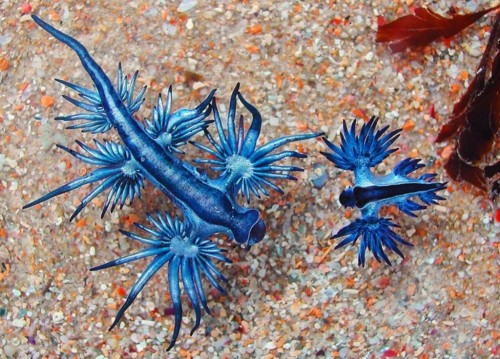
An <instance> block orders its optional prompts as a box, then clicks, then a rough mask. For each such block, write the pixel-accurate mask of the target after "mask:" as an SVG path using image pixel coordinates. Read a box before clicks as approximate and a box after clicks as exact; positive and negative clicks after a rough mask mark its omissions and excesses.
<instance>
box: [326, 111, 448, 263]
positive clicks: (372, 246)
mask: <svg viewBox="0 0 500 359" xmlns="http://www.w3.org/2000/svg"><path fill="white" fill-rule="evenodd" d="M377 122H378V118H376V117H372V118H371V119H370V120H369V121H368V122H367V123H365V124H363V126H362V127H361V131H360V132H359V134H356V120H354V121H353V122H352V124H351V127H350V129H348V127H347V124H346V122H345V121H344V123H343V130H342V133H341V134H340V140H341V143H340V147H338V146H337V145H335V144H333V143H331V142H330V141H328V139H326V138H323V140H324V141H325V143H326V145H327V146H328V148H329V149H330V150H332V151H333V152H321V153H322V154H323V155H324V156H326V158H328V159H329V160H330V161H332V162H333V163H334V164H335V166H336V167H338V168H340V169H343V170H349V171H352V172H354V186H352V187H349V188H347V189H345V190H344V191H343V192H342V193H341V194H340V197H339V200H340V203H341V204H342V205H343V206H344V207H355V208H358V209H359V210H361V218H358V219H356V220H354V221H353V222H352V223H350V224H349V225H347V226H345V227H344V228H342V229H341V230H339V231H338V232H337V234H335V235H333V236H332V237H331V238H340V237H346V238H344V239H343V240H342V241H341V242H340V243H339V244H338V245H337V246H336V247H335V248H340V247H343V246H345V245H347V244H349V243H352V244H353V245H354V244H355V243H356V241H357V240H358V238H360V237H361V240H360V244H359V250H358V264H359V265H361V266H364V265H365V252H366V249H368V250H370V251H371V252H372V253H373V255H374V257H375V259H376V260H377V261H379V262H380V261H381V260H383V261H384V262H386V263H387V264H388V265H391V261H390V260H389V258H388V257H387V255H386V254H385V252H384V249H383V247H382V245H383V246H385V247H386V248H388V249H390V250H391V251H393V252H395V253H396V254H398V255H399V256H400V257H401V258H404V256H403V253H402V252H401V250H400V249H399V248H398V243H400V244H404V245H408V246H411V245H412V244H411V243H409V242H407V241H405V240H403V239H402V238H401V237H400V236H399V235H398V234H396V233H395V232H394V231H393V230H392V228H395V227H399V226H398V225H396V224H395V223H393V222H392V220H391V219H390V218H381V217H379V211H380V209H381V208H382V207H383V206H391V205H394V206H397V207H398V208H399V209H400V210H401V211H402V212H404V213H406V214H407V215H410V216H413V217H416V214H415V212H416V211H419V210H423V209H425V208H427V206H428V205H431V204H436V203H437V202H436V201H437V200H443V199H444V198H443V197H440V196H438V195H437V192H438V191H442V190H444V189H445V188H446V183H442V182H434V181H433V179H434V177H435V176H436V175H435V174H433V173H425V174H422V175H420V176H419V177H417V178H412V177H409V176H408V175H409V174H410V173H412V172H414V171H416V170H417V169H419V168H422V167H424V164H422V163H420V160H419V159H411V158H406V159H404V160H402V161H401V162H399V163H398V164H397V165H396V166H395V167H394V169H393V170H392V172H391V173H389V174H388V175H385V176H376V175H374V174H373V173H372V172H371V170H370V169H371V168H373V167H375V166H377V165H378V164H379V163H381V162H382V161H383V160H384V159H385V158H387V156H389V155H390V154H391V153H393V152H394V151H396V150H397V149H396V148H392V149H391V148H390V146H391V145H392V144H393V143H394V141H396V139H397V138H398V137H399V133H400V132H401V129H398V130H394V131H391V132H388V133H386V131H387V129H388V128H389V126H385V127H383V128H382V129H379V130H377V131H376V127H377ZM415 197H417V198H419V199H420V201H421V202H422V204H419V203H417V202H414V201H413V200H412V198H415Z"/></svg>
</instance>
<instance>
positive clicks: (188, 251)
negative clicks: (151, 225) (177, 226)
mask: <svg viewBox="0 0 500 359" xmlns="http://www.w3.org/2000/svg"><path fill="white" fill-rule="evenodd" d="M170 250H171V251H172V252H173V253H175V254H177V255H179V256H182V257H186V258H194V257H196V255H197V254H198V247H197V246H196V245H194V244H193V243H192V241H191V240H190V239H189V238H188V237H181V236H178V235H177V236H175V237H174V238H172V242H171V243H170Z"/></svg>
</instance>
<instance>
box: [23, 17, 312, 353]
mask: <svg viewBox="0 0 500 359" xmlns="http://www.w3.org/2000/svg"><path fill="white" fill-rule="evenodd" d="M33 20H34V21H35V22H36V23H37V24H38V25H39V26H40V27H41V28H42V29H44V30H45V31H47V32H48V33H49V34H51V35H52V36H54V37H55V38H56V39H57V40H59V41H61V42H62V43H64V44H66V45H67V46H69V47H70V48H71V49H72V50H74V51H75V52H76V54H77V55H78V57H79V58H80V61H81V63H82V65H83V67H84V68H85V70H86V72H87V73H88V75H89V76H90V78H91V80H92V83H93V86H94V89H88V88H85V87H82V86H80V85H76V84H72V83H69V82H66V81H62V80H57V81H58V82H60V83H62V84H63V85H65V86H67V87H69V88H70V89H72V90H74V91H75V92H76V93H78V95H79V97H80V99H74V98H71V97H68V96H64V98H65V99H66V100H68V101H69V102H71V103H72V104H74V105H75V106H76V107H79V108H81V109H83V110H84V112H83V113H78V114H74V115H69V116H62V117H58V118H56V120H60V121H66V122H68V123H70V124H71V125H70V126H68V128H70V129H81V130H82V131H83V132H90V133H93V134H102V133H106V132H108V131H110V130H115V131H116V132H117V133H118V135H119V137H120V139H121V143H118V142H111V141H106V140H104V141H98V140H94V143H95V146H94V147H91V146H88V145H86V144H84V143H81V142H80V141H77V144H78V145H79V147H80V148H81V149H82V150H83V151H84V152H78V151H75V150H73V149H70V148H67V147H64V146H58V147H59V148H61V149H63V150H64V151H66V152H68V153H70V154H71V155H73V156H74V157H76V158H77V159H79V160H81V161H83V162H86V163H88V164H91V165H95V166H97V168H96V169H95V170H93V171H92V172H90V173H88V174H86V175H84V176H82V177H80V178H77V179H75V180H73V181H71V182H69V183H67V184H65V185H63V186H62V187H60V188H57V189H55V190H53V191H52V192H50V193H48V194H46V195H44V196H42V197H41V198H39V199H37V200H35V201H33V202H30V203H28V204H27V205H26V206H24V208H28V207H31V206H34V205H36V204H38V203H41V202H44V201H46V200H48V199H50V198H52V197H55V196H58V195H60V194H62V193H65V192H68V191H71V190H74V189H76V188H79V187H81V186H84V185H87V184H94V183H96V185H95V187H94V188H93V189H92V190H91V191H90V192H89V193H88V194H87V195H86V196H85V197H84V198H83V200H82V201H81V204H80V205H79V206H78V207H77V209H76V210H75V212H74V213H73V215H72V216H71V219H73V218H74V217H75V216H76V215H78V213H80V212H81V211H82V210H83V208H84V207H85V206H86V205H87V204H88V203H89V202H90V201H91V200H92V199H93V198H95V197H96V196H98V195H99V194H101V193H103V192H105V191H108V194H107V197H106V201H105V203H104V206H103V209H102V216H104V214H105V213H106V211H107V210H108V209H109V210H110V211H113V210H114V209H115V207H116V206H120V207H122V206H123V205H125V204H126V203H127V202H129V203H132V201H133V200H134V199H135V198H136V197H139V196H140V195H141V190H142V189H143V186H144V183H145V182H146V181H148V182H150V183H151V184H153V185H154V186H155V187H156V188H158V189H159V190H160V191H161V192H162V193H164V194H165V195H166V196H167V197H168V198H170V200H172V201H173V202H174V203H175V204H176V205H177V206H178V207H179V208H180V209H181V211H182V213H183V220H180V219H179V218H177V217H174V218H173V217H171V216H170V215H169V214H168V213H162V212H158V213H157V214H156V215H155V216H154V215H147V218H148V220H149V222H150V223H151V225H150V226H145V225H142V224H136V226H137V227H138V228H139V229H141V230H142V231H143V232H144V233H145V234H144V235H139V234H136V233H131V232H127V231H122V233H123V234H125V235H126V236H127V237H129V238H131V239H133V240H136V241H139V242H141V243H142V244H144V245H145V246H146V247H145V248H144V249H142V250H139V251H138V252H136V253H133V254H130V255H128V256H125V257H122V258H119V259H115V260H113V261H111V262H109V263H106V264H103V265H100V266H97V267H94V268H92V269H91V270H100V269H104V268H108V267H113V266H117V265H121V264H124V263H128V262H132V261H135V260H138V259H141V258H146V257H152V260H151V262H150V264H149V265H148V267H147V268H146V269H145V271H144V272H143V273H142V274H141V275H140V277H139V279H138V280H137V282H136V283H135V284H134V285H133V287H132V289H131V290H130V292H129V294H128V297H127V299H126V301H125V303H124V304H123V306H122V307H121V308H120V310H119V311H118V314H117V316H116V319H115V321H114V322H113V324H112V325H111V328H110V330H111V329H112V328H113V327H114V326H115V325H116V324H117V323H118V322H119V320H120V319H121V317H122V316H123V314H124V313H125V311H126V310H127V308H128V307H129V306H130V305H131V304H132V303H133V301H134V300H135V298H136V297H137V295H138V294H139V292H140V291H141V290H142V289H143V288H144V286H145V285H146V283H147V282H148V281H149V279H150V278H151V277H152V276H153V275H154V274H155V273H156V272H157V271H158V270H159V269H160V268H162V267H164V266H166V267H167V268H168V270H167V273H168V274H167V282H168V289H169V292H170V297H171V300H172V305H173V309H174V320H175V325H174V332H173V334H172V340H171V343H170V346H169V347H168V349H170V348H172V347H173V346H174V344H175V342H176V340H177V337H178V335H179V331H180V327H181V321H182V305H181V289H180V288H181V287H180V282H181V281H182V286H183V288H184V291H185V292H186V294H187V297H188V299H189V301H190V303H191V304H192V307H193V310H194V312H195V324H194V326H193V329H192V331H191V334H192V333H193V332H194V331H195V330H196V329H197V328H198V326H199V324H200V320H201V307H203V308H204V309H205V311H206V312H207V313H210V311H209V308H208V305H207V299H206V297H205V292H204V289H203V281H202V277H203V276H204V277H205V278H206V279H207V280H208V281H209V282H210V283H211V284H212V285H213V286H214V287H215V288H216V289H217V290H218V291H219V292H221V293H225V291H224V289H223V288H222V286H221V285H220V281H225V280H226V279H225V277H224V276H223V275H222V273H221V272H220V270H219V269H218V268H217V266H216V265H215V263H214V261H220V262H226V263H228V262H230V260H229V259H227V258H226V257H225V256H224V255H223V250H222V249H220V248H219V247H218V246H217V244H216V242H214V241H213V240H212V239H211V237H213V236H214V235H215V234H219V233H220V234H226V235H227V236H228V237H229V238H231V239H234V240H235V241H236V242H238V243H240V244H246V245H247V246H249V247H250V246H252V245H255V244H257V243H258V242H260V241H261V240H262V239H263V238H264V236H265V233H266V225H265V223H264V221H263V219H262V218H261V216H260V213H259V211H258V210H256V209H252V208H248V207H246V206H243V205H241V204H240V203H239V202H238V196H239V195H242V196H244V197H245V198H246V200H247V202H249V201H250V196H251V195H255V196H256V197H260V195H261V194H264V195H269V191H268V189H269V188H270V189H273V190H276V191H278V192H282V190H281V189H280V188H279V187H278V186H277V185H276V184H275V183H273V182H272V181H273V180H274V179H295V178H294V177H293V176H292V175H291V174H290V172H294V171H301V170H302V168H300V167H295V166H281V165H276V164H275V162H277V161H279V160H281V159H283V158H286V157H296V158H303V157H305V155H303V154H302V153H299V152H296V151H282V152H277V153H275V152H274V151H275V150H277V149H278V148H280V147H282V146H283V145H286V144H288V143H290V142H293V141H301V140H306V139H311V138H314V137H317V136H321V135H322V133H310V134H298V135H292V136H285V137H281V138H277V139H274V140H272V141H270V142H268V143H266V144H264V145H261V146H257V142H258V138H259V135H260V132H261V126H262V118H261V115H260V113H259V111H258V110H257V109H256V108H255V107H254V106H253V105H251V104H250V103H249V102H247V101H246V100H245V98H244V97H243V95H242V94H241V93H240V91H239V85H237V86H236V87H235V89H234V91H233V93H232V95H231V100H230V105H229V111H228V116H227V125H226V128H227V129H226V130H224V128H223V125H222V120H221V117H220V114H219V112H218V110H217V103H216V99H215V97H214V93H215V90H213V91H212V92H210V94H209V95H208V96H207V98H206V99H205V100H204V101H203V102H202V103H201V104H199V105H198V106H197V107H195V108H194V109H180V110H177V111H175V112H172V110H171V105H172V104H171V102H172V88H171V87H170V88H169V90H168V95H167V97H166V99H165V101H164V100H163V99H162V97H161V96H159V97H158V100H157V103H156V106H155V108H154V109H153V111H152V114H151V117H150V118H149V119H146V120H145V121H144V122H143V123H142V122H139V121H137V120H136V119H135V117H134V114H135V113H136V112H137V111H138V110H139V109H140V107H141V105H142V104H143V102H144V94H145V90H146V89H145V88H143V89H142V90H141V91H139V93H138V94H137V95H134V92H135V85H136V80H137V72H136V73H135V74H134V75H133V76H132V77H127V76H124V75H123V73H122V69H121V65H120V66H119V67H118V80H117V83H116V86H115V85H113V84H112V82H111V81H110V79H109V78H108V76H107V75H106V74H105V73H104V71H103V70H102V69H101V67H100V66H99V65H98V64H97V63H96V62H95V61H94V59H93V58H92V57H91V56H90V54H89V53H88V51H87V50H86V48H85V47H84V46H83V45H82V44H81V43H79V42H78V41H77V40H75V39H74V38H72V37H71V36H69V35H66V34H64V33H63V32H61V31H59V30H57V29H55V28H54V27H52V26H51V25H49V24H47V23H46V22H45V21H43V20H41V19H40V18H39V17H37V16H33ZM238 100H239V101H240V102H241V103H242V104H243V106H244V107H245V108H246V109H247V110H248V112H249V113H250V114H251V116H252V122H251V125H250V127H249V128H248V131H247V133H246V134H245V131H244V126H243V117H242V116H240V117H239V121H238V128H237V129H236V107H237V101H238ZM211 112H213V116H214V121H212V120H209V119H208V118H209V116H210V114H211ZM74 121H79V122H76V123H75V122H74ZM212 122H215V126H216V129H217V133H218V138H219V142H217V141H216V140H215V138H214V137H213V136H212V135H211V134H210V132H209V131H208V127H209V125H210V124H211V123H212ZM200 132H204V133H205V135H206V137H207V139H208V142H209V143H210V145H211V147H212V148H210V147H207V146H205V145H202V144H200V143H197V142H191V143H192V144H193V145H194V146H196V147H198V148H200V149H202V150H203V151H205V152H207V153H208V154H209V155H211V156H212V158H211V159H199V160H197V162H198V163H207V164H209V165H212V166H213V170H215V171H220V172H221V174H220V176H219V177H217V178H214V179H212V178H210V177H208V176H207V175H206V174H205V173H204V172H203V171H201V170H199V169H197V168H195V167H194V166H193V165H191V164H189V163H186V162H185V161H183V160H181V159H180V158H179V157H178V154H179V153H182V152H183V151H182V150H181V147H182V146H183V145H185V144H187V142H190V139H191V138H192V136H193V135H195V134H197V133H200Z"/></svg>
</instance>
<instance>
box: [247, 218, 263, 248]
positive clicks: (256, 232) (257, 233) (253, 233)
mask: <svg viewBox="0 0 500 359" xmlns="http://www.w3.org/2000/svg"><path fill="white" fill-rule="evenodd" d="M265 235H266V223H265V222H264V220H263V219H262V218H260V217H259V219H258V220H257V222H255V224H254V225H253V227H252V229H251V230H250V236H249V237H248V242H247V244H248V246H253V245H254V244H257V243H259V242H260V241H261V240H262V239H263V238H264V236H265Z"/></svg>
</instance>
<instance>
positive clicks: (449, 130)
mask: <svg viewBox="0 0 500 359" xmlns="http://www.w3.org/2000/svg"><path fill="white" fill-rule="evenodd" d="M499 44H500V15H496V17H495V22H494V24H493V28H492V30H491V35H490V38H489V40H488V45H487V46H486V50H485V51H484V54H483V57H482V58H481V62H480V63H479V67H478V70H477V72H476V76H475V77H474V79H473V80H472V82H471V83H470V85H469V87H468V88H467V91H466V92H465V94H464V95H463V96H462V98H461V99H460V100H459V101H458V102H457V103H456V104H455V106H454V107H453V113H452V115H451V119H450V121H449V122H448V123H447V124H445V125H444V126H443V127H442V128H441V130H440V132H439V135H438V137H437V142H441V141H444V140H446V139H448V138H450V137H451V136H454V137H455V138H456V147H455V151H454V154H453V155H452V156H451V158H450V159H449V160H448V162H447V163H446V165H445V168H446V171H447V172H448V174H449V175H450V176H451V177H452V178H453V179H455V180H457V181H461V180H465V181H467V182H469V183H471V184H473V185H474V186H476V187H479V188H481V189H483V190H485V189H486V188H487V178H490V179H492V180H494V178H495V177H496V175H497V174H498V173H499V172H498V171H499V166H498V165H491V166H487V168H488V173H487V175H485V173H484V170H483V169H481V167H480V166H481V162H482V161H483V160H484V157H485V156H486V155H487V154H489V153H490V152H491V151H492V150H493V151H494V152H496V154H495V153H493V158H496V156H497V154H498V144H497V140H498V136H499V129H500V47H499ZM490 182H491V181H490Z"/></svg>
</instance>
